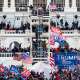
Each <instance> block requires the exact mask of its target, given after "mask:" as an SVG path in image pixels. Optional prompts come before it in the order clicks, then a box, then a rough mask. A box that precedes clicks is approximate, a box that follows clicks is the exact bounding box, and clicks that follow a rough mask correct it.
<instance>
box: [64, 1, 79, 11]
mask: <svg viewBox="0 0 80 80" xmlns="http://www.w3.org/2000/svg"><path fill="white" fill-rule="evenodd" d="M64 12H77V7H76V0H72V7H71V8H70V7H69V0H65V8H64Z"/></svg>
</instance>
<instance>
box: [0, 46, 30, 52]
mask: <svg viewBox="0 0 80 80" xmlns="http://www.w3.org/2000/svg"><path fill="white" fill-rule="evenodd" d="M0 52H2V53H5V52H30V47H27V48H25V47H24V48H18V47H14V48H13V49H10V48H1V47H0Z"/></svg>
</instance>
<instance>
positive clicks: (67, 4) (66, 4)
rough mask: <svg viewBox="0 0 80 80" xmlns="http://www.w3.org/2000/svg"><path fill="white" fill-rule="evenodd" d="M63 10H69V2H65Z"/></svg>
mask: <svg viewBox="0 0 80 80" xmlns="http://www.w3.org/2000/svg"><path fill="white" fill-rule="evenodd" d="M65 8H69V0H65Z"/></svg>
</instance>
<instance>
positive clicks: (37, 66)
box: [29, 62, 55, 72]
mask: <svg viewBox="0 0 80 80" xmlns="http://www.w3.org/2000/svg"><path fill="white" fill-rule="evenodd" d="M44 68H47V69H49V71H50V72H51V70H52V68H51V66H50V65H47V64H45V63H43V62H38V63H36V64H34V65H33V66H32V67H31V68H30V69H29V70H30V71H35V72H37V71H38V72H43V71H44ZM53 71H55V70H54V69H53Z"/></svg>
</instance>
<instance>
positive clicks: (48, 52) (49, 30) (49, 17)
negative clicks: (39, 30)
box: [48, 2, 51, 65]
mask: <svg viewBox="0 0 80 80" xmlns="http://www.w3.org/2000/svg"><path fill="white" fill-rule="evenodd" d="M50 33H51V30H50V2H49V46H48V55H49V56H50ZM49 56H48V60H49V65H50V57H49Z"/></svg>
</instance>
